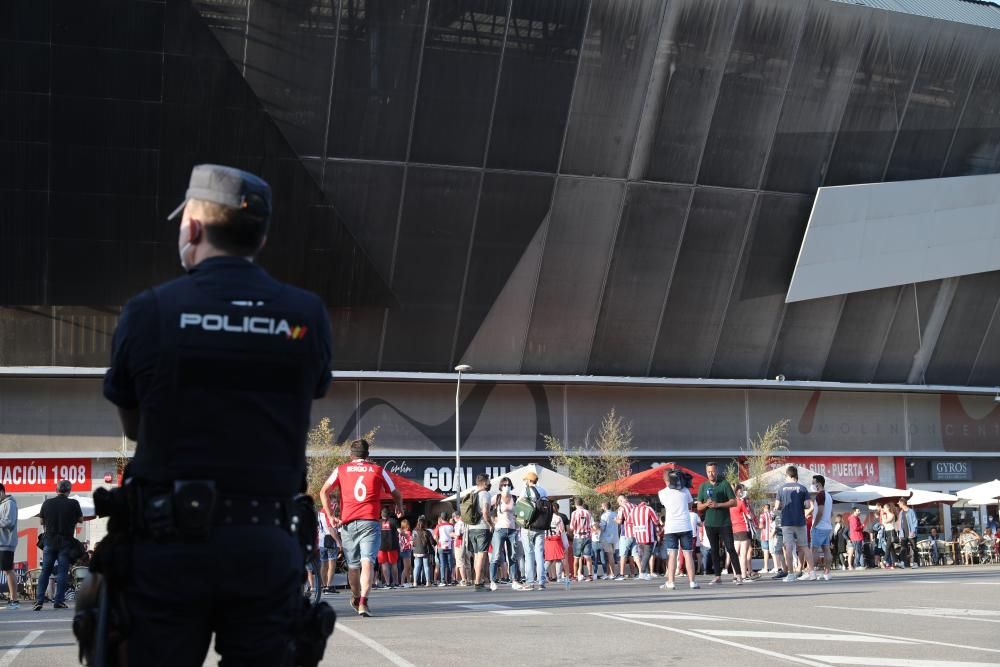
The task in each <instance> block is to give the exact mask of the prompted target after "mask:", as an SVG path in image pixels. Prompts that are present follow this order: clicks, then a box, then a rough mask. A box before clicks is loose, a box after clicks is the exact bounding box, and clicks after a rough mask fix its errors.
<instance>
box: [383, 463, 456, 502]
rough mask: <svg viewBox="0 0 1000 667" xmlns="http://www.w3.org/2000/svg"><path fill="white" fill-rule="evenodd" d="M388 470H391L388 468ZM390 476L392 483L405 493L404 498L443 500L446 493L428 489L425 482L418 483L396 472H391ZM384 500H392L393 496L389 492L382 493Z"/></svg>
mask: <svg viewBox="0 0 1000 667" xmlns="http://www.w3.org/2000/svg"><path fill="white" fill-rule="evenodd" d="M386 472H389V471H388V470H387V471H386ZM389 477H390V478H391V479H392V483H393V484H395V485H396V488H397V489H399V492H400V493H401V494H402V495H403V500H442V499H444V495H443V494H440V493H438V492H437V491H432V490H431V489H428V488H427V487H426V486H424V485H423V484H417V483H416V482H414V481H413V480H410V479H406V478H405V477H401V476H400V475H396V474H394V473H391V472H390V473H389ZM382 500H383V501H389V500H392V496H391V495H389V494H388V493H383V494H382Z"/></svg>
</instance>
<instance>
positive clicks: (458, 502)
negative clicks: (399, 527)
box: [454, 364, 472, 512]
mask: <svg viewBox="0 0 1000 667" xmlns="http://www.w3.org/2000/svg"><path fill="white" fill-rule="evenodd" d="M470 370H472V366H469V365H468V364H460V365H458V366H455V372H457V373H458V380H457V381H456V382H455V477H454V480H455V510H456V511H458V512H461V511H462V490H461V489H460V488H459V483H458V480H459V475H460V474H461V472H462V453H461V451H460V449H459V448H460V446H461V437H462V436H461V432H460V431H459V414H458V411H459V402H458V401H459V397H460V392H461V390H462V373H465V372H466V371H470Z"/></svg>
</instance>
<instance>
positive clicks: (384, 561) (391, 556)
mask: <svg viewBox="0 0 1000 667" xmlns="http://www.w3.org/2000/svg"><path fill="white" fill-rule="evenodd" d="M398 562H399V552H398V551H395V550H393V551H385V550H380V551H379V552H378V564H379V565H395V564H396V563H398Z"/></svg>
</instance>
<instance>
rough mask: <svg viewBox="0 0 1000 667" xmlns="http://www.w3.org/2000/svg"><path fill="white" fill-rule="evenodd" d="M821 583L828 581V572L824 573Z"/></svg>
mask: <svg viewBox="0 0 1000 667" xmlns="http://www.w3.org/2000/svg"><path fill="white" fill-rule="evenodd" d="M823 581H830V573H829V572H824V573H823Z"/></svg>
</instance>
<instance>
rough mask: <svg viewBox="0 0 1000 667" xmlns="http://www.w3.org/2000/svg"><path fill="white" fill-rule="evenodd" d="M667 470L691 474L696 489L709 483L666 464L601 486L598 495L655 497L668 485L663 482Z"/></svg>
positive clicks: (704, 478) (674, 464)
mask: <svg viewBox="0 0 1000 667" xmlns="http://www.w3.org/2000/svg"><path fill="white" fill-rule="evenodd" d="M667 470H680V471H682V472H686V473H688V474H690V475H691V477H692V486H693V487H694V488H695V489H697V488H698V487H699V486H701V484H702V482H707V481H708V479H707V478H706V477H705V476H704V475H699V474H698V473H696V472H695V471H693V470H691V469H689V468H685V467H684V466H679V465H677V464H676V463H664V464H663V465H659V466H656V467H655V468H650V469H649V470H643V471H642V472H637V473H636V474H634V475H629V476H628V477H626V478H624V479H619V480H616V481H614V482H608V483H607V484H601V485H600V486H599V487H597V489H596V491H597V492H598V493H623V494H626V495H630V496H655V495H656V494H658V493H659V492H660V491H661V490H663V488H664V487H666V485H667V484H666V482H665V481H664V480H663V473H664V472H666V471H667Z"/></svg>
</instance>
